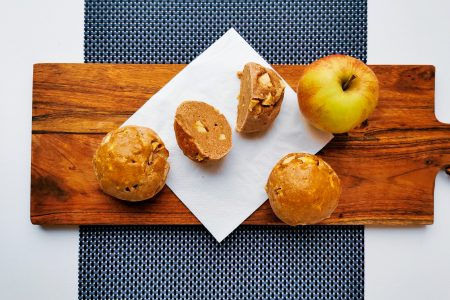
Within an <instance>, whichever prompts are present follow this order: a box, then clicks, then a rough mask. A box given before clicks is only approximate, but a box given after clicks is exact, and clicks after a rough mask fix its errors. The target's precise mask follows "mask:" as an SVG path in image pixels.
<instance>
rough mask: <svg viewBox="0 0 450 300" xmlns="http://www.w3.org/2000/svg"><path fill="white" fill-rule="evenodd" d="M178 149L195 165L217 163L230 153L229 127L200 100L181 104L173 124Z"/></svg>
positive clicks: (210, 107)
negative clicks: (216, 161)
mask: <svg viewBox="0 0 450 300" xmlns="http://www.w3.org/2000/svg"><path fill="white" fill-rule="evenodd" d="M173 127H174V130H175V136H176V139H177V143H178V146H179V147H180V149H181V150H182V151H183V153H184V155H186V156H187V157H189V158H190V159H191V160H193V161H195V162H204V161H207V160H218V159H221V158H222V157H224V156H225V155H226V154H227V153H228V152H230V150H231V146H232V140H231V139H232V136H231V127H230V124H229V123H228V121H227V119H226V118H225V116H224V115H223V114H221V113H220V112H219V111H218V110H217V109H216V108H214V107H213V106H211V105H209V104H207V103H205V102H200V101H184V102H183V103H181V104H180V105H179V106H178V108H177V111H176V113H175V121H174V124H173Z"/></svg>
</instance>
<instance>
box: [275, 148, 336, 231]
mask: <svg viewBox="0 0 450 300" xmlns="http://www.w3.org/2000/svg"><path fill="white" fill-rule="evenodd" d="M266 192H267V195H268V196H269V201H270V205H271V207H272V210H273V212H274V213H275V215H276V216H277V217H278V218H279V219H280V220H281V221H283V222H284V223H286V224H289V225H292V226H295V225H306V224H314V223H318V222H320V221H322V220H324V219H326V218H328V217H329V216H330V215H331V213H332V212H333V211H334V210H335V208H336V206H337V204H338V201H339V197H340V194H341V184H340V180H339V177H338V176H337V174H336V173H335V172H334V170H333V169H332V168H331V167H330V166H329V165H328V164H327V163H326V162H325V161H324V160H322V159H321V158H320V157H318V156H316V155H311V154H306V153H291V154H288V155H286V156H285V157H283V158H282V159H281V160H280V161H279V162H278V163H277V164H276V165H275V167H274V168H273V169H272V172H271V173H270V176H269V179H268V181H267V184H266Z"/></svg>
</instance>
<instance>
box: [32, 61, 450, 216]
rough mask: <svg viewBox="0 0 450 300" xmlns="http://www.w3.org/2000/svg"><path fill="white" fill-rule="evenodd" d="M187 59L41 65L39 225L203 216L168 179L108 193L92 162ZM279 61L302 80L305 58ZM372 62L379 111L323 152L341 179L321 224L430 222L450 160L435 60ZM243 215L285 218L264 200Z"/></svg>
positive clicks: (36, 123) (37, 101) (37, 90)
mask: <svg viewBox="0 0 450 300" xmlns="http://www.w3.org/2000/svg"><path fill="white" fill-rule="evenodd" d="M183 67H184V65H114V64H37V65H35V66H34V78H33V132H32V160H31V222H32V223H33V224H199V221H198V220H197V219H196V218H195V217H194V216H193V215H192V214H191V213H190V212H189V210H188V209H187V208H186V207H185V206H184V205H183V203H182V202H181V201H180V200H179V199H178V198H177V197H176V196H175V195H174V194H173V193H172V191H171V190H170V189H169V188H167V187H165V188H164V189H163V190H162V192H161V193H160V194H158V196H156V197H155V198H154V199H153V200H151V201H145V202H141V203H127V202H123V201H119V200H116V199H114V198H112V197H109V196H107V195H105V194H103V193H102V192H101V190H100V189H99V187H98V185H97V182H96V179H95V176H94V172H93V169H92V163H91V160H92V155H93V153H94V150H95V148H96V147H97V145H98V143H99V142H100V141H101V139H102V138H103V136H104V135H105V133H106V132H108V131H110V130H112V129H115V128H117V127H118V126H120V124H121V123H122V122H124V121H125V120H126V119H127V118H128V117H129V116H130V115H132V114H133V113H134V111H136V110H137V109H138V108H139V107H140V106H141V105H142V104H144V102H145V101H146V100H147V99H148V98H150V97H151V96H152V95H153V94H155V93H156V92H157V91H158V90H159V89H160V88H161V87H163V86H164V85H165V84H166V83H167V82H168V81H169V80H170V79H171V78H172V77H173V76H174V75H176V74H177V73H178V72H179V71H180V70H181V69H183ZM274 68H275V69H276V70H277V71H278V72H279V73H280V74H281V75H282V76H283V77H284V78H285V79H286V81H287V82H288V83H289V84H290V85H291V86H292V87H293V88H294V89H295V87H296V82H297V80H298V78H299V76H300V74H301V73H302V70H303V68H304V67H303V66H282V65H279V66H274ZM372 69H373V70H374V71H375V73H376V74H377V76H378V78H379V81H380V85H381V86H380V88H381V90H380V101H379V106H378V107H377V110H376V111H375V113H374V114H373V115H372V116H371V117H370V119H369V120H368V122H365V123H363V124H362V126H360V127H359V128H357V129H355V130H353V131H352V132H350V133H348V134H343V135H337V136H336V137H335V138H334V139H333V141H332V142H331V143H329V144H328V145H327V146H326V147H325V148H324V149H323V150H322V151H321V152H320V153H319V154H320V155H321V156H322V157H323V158H324V159H325V160H326V161H327V162H329V163H330V164H331V166H332V167H333V168H334V169H335V170H336V171H337V173H338V175H339V177H340V178H341V180H342V184H343V193H342V197H341V200H340V202H339V206H338V207H337V209H336V210H335V212H334V213H333V215H332V216H331V218H329V219H327V220H325V221H324V222H323V224H386V225H412V224H432V223H433V193H434V181H435V176H436V173H437V172H438V171H439V170H440V169H442V168H443V167H446V168H449V167H448V166H449V163H450V125H446V124H442V123H439V122H438V121H437V120H436V118H435V115H434V75H435V71H434V67H433V66H372ZM168 118H169V119H168V120H167V121H168V122H172V120H171V119H170V116H169V117H168ZM278 121H279V122H280V121H281V119H280V120H278ZM230 122H233V120H230ZM449 169H450V168H449ZM245 224H258V225H266V224H281V222H280V221H279V220H278V219H277V218H276V217H275V216H274V214H273V213H272V211H271V209H270V206H269V204H268V202H266V203H264V204H263V205H262V206H261V207H260V208H259V209H258V210H257V211H256V212H255V213H253V215H251V216H250V217H249V218H248V219H247V220H246V221H245Z"/></svg>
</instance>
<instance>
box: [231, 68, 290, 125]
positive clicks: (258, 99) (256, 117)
mask: <svg viewBox="0 0 450 300" xmlns="http://www.w3.org/2000/svg"><path fill="white" fill-rule="evenodd" d="M238 76H239V78H240V79H241V86H240V93H239V96H238V100H239V102H238V116H237V121H236V130H237V131H238V132H241V133H254V132H261V131H265V130H267V129H268V128H269V127H270V125H271V124H272V123H273V121H274V120H275V118H276V117H277V116H278V114H279V112H280V109H281V104H282V102H283V98H284V90H285V85H284V83H283V81H282V79H281V78H280V77H279V76H278V75H277V73H275V72H274V71H273V70H272V69H268V68H264V67H263V66H261V65H259V64H257V63H254V62H249V63H247V64H245V66H244V70H243V71H242V72H239V73H238Z"/></svg>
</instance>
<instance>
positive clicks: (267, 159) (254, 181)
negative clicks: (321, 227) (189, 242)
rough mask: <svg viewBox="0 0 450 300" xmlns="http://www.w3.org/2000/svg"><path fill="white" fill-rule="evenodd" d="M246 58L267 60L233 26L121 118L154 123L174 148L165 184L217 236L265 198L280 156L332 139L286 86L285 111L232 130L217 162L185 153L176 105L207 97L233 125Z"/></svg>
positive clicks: (312, 148) (315, 148) (227, 231)
mask: <svg viewBox="0 0 450 300" xmlns="http://www.w3.org/2000/svg"><path fill="white" fill-rule="evenodd" d="M247 62H256V63H259V64H261V65H263V66H267V67H270V65H269V64H268V63H267V62H266V61H265V60H264V59H263V58H262V57H261V56H259V54H258V53H257V52H256V51H255V50H254V49H253V48H252V47H251V46H250V45H249V44H248V43H247V42H246V41H245V40H244V39H243V38H242V37H241V36H240V35H239V34H238V33H237V32H236V31H235V30H234V29H230V30H228V31H227V32H226V33H225V34H224V35H223V36H222V37H221V38H220V39H218V40H217V41H216V42H215V43H214V44H212V45H211V46H210V47H209V48H208V49H207V50H206V51H205V52H203V53H202V54H201V55H200V56H198V57H197V58H196V59H194V60H193V61H192V62H191V63H190V64H189V65H188V66H186V67H185V68H184V69H183V70H182V71H181V72H180V73H178V74H177V75H176V76H175V77H174V78H173V79H172V80H171V81H170V82H169V83H167V84H166V85H165V86H164V87H163V88H162V89H161V90H160V91H159V92H158V93H156V94H155V95H154V96H153V97H152V98H151V99H150V100H148V101H147V102H146V103H145V104H144V105H143V106H142V107H141V108H140V109H139V110H138V111H136V113H135V114H133V115H132V116H131V117H130V118H129V119H128V120H127V121H126V122H125V123H124V124H123V125H139V126H145V127H150V128H152V129H153V130H155V131H156V132H157V133H158V134H159V136H160V137H161V138H162V140H163V141H164V143H165V144H166V147H167V149H168V150H169V152H170V157H169V162H170V172H169V175H168V179H167V185H168V186H169V187H170V188H171V189H172V191H173V192H174V193H175V194H176V195H177V196H178V198H180V199H181V201H183V203H184V204H185V205H186V206H187V207H188V208H189V209H190V210H191V212H192V213H193V214H194V215H195V216H196V217H197V218H198V219H199V220H200V222H202V223H203V225H204V226H205V227H206V228H207V229H208V230H209V232H211V234H212V235H213V236H214V237H215V238H216V240H217V241H219V242H220V241H222V240H223V239H224V238H225V237H226V236H227V235H228V234H230V233H231V232H232V231H233V230H234V229H235V228H236V227H238V226H239V224H241V223H242V222H243V221H244V220H245V219H246V218H247V217H249V216H250V215H251V214H252V213H253V212H254V211H255V210H256V209H257V208H258V207H259V206H260V205H261V204H263V203H264V201H265V200H266V199H267V195H266V192H265V190H264V186H265V183H266V180H267V177H268V176H269V173H270V171H271V169H272V167H273V166H274V165H275V163H276V162H277V161H278V160H279V159H280V158H281V157H282V156H284V155H285V154H288V153H291V152H308V153H317V152H318V151H319V150H320V149H321V148H322V147H323V146H325V145H326V144H327V143H328V142H329V141H330V140H331V138H332V135H330V134H327V133H324V132H321V131H318V130H316V129H314V128H312V127H311V126H310V125H308V123H307V122H306V120H305V119H304V118H303V117H302V115H301V114H300V112H299V108H298V104H297V96H296V94H295V92H294V91H293V90H292V89H291V88H290V87H289V86H287V87H286V90H285V95H284V101H283V104H282V107H281V111H280V114H279V116H278V118H277V119H276V120H275V121H274V124H273V125H272V127H270V128H269V130H268V131H267V132H266V133H264V134H261V135H257V136H251V137H245V136H242V135H240V134H239V133H237V132H236V131H234V130H233V147H232V149H231V151H230V153H229V154H228V155H227V156H225V157H224V158H223V159H222V160H221V161H218V162H206V163H195V162H193V161H191V160H190V159H188V158H187V157H185V156H184V155H183V152H182V151H181V149H180V148H179V147H178V145H177V142H176V139H175V133H174V130H173V122H174V117H175V111H176V109H177V107H178V105H179V104H180V103H181V102H183V101H184V100H199V101H204V102H207V103H209V104H211V105H213V106H214V107H216V108H217V109H219V110H220V111H221V112H222V113H223V114H224V115H225V117H226V118H227V120H228V122H229V123H230V125H231V126H232V128H234V124H235V122H236V115H237V104H238V100H237V95H238V94H239V86H240V81H239V79H238V77H237V76H236V73H237V72H238V71H240V70H242V69H243V67H244V65H245V64H246V63H247Z"/></svg>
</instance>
